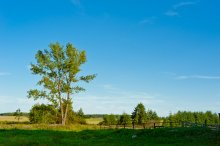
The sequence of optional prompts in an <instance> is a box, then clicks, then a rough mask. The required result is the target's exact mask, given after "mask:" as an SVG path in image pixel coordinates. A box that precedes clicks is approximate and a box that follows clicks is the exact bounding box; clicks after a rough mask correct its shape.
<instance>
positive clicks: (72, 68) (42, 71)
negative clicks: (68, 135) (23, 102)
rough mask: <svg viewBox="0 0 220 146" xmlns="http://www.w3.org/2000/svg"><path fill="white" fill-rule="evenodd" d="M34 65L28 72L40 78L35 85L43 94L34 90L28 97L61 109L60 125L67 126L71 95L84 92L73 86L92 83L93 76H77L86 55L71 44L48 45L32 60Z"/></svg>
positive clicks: (82, 89)
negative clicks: (45, 100) (64, 45)
mask: <svg viewBox="0 0 220 146" xmlns="http://www.w3.org/2000/svg"><path fill="white" fill-rule="evenodd" d="M35 58H36V64H31V71H32V73H33V74H34V75H40V76H41V79H40V81H39V82H38V85H39V86H41V87H43V88H42V90H38V89H33V90H30V91H28V97H29V98H34V99H35V100H37V99H39V98H45V99H47V100H48V101H50V102H51V104H52V105H54V107H59V108H60V116H61V122H62V124H63V125H65V123H66V118H67V115H68V114H67V113H68V111H69V110H68V108H69V106H70V105H69V103H70V102H71V95H72V94H75V93H79V92H81V91H85V89H84V88H82V87H79V86H78V85H77V84H76V83H77V82H79V81H84V82H86V83H88V82H90V81H91V80H93V79H94V78H95V77H96V75H87V76H78V73H79V72H80V71H81V69H80V67H81V65H82V64H84V63H85V62H86V52H85V51H79V50H77V49H76V48H75V47H74V46H73V45H72V44H70V43H68V44H67V45H66V47H65V48H64V47H63V46H60V44H59V43H55V44H50V49H49V50H44V51H41V50H39V51H38V52H37V54H36V56H35Z"/></svg>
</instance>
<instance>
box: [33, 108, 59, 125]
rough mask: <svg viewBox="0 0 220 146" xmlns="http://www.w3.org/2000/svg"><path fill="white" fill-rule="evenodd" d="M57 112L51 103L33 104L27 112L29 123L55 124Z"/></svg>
mask: <svg viewBox="0 0 220 146" xmlns="http://www.w3.org/2000/svg"><path fill="white" fill-rule="evenodd" d="M57 115H58V112H57V110H56V109H55V108H54V107H53V106H52V105H45V104H35V105H34V106H33V107H32V109H31V111H30V114H29V120H30V122H31V123H38V124H39V123H42V124H55V123H57V122H58V118H57V117H58V116H57Z"/></svg>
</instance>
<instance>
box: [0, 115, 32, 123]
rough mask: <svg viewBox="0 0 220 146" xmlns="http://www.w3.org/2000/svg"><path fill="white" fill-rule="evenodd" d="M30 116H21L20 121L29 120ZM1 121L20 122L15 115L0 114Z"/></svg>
mask: <svg viewBox="0 0 220 146" xmlns="http://www.w3.org/2000/svg"><path fill="white" fill-rule="evenodd" d="M28 121H29V119H28V117H25V116H21V118H20V120H19V122H28ZM0 122H18V119H17V118H16V117H15V116H0Z"/></svg>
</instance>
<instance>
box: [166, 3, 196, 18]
mask: <svg viewBox="0 0 220 146" xmlns="http://www.w3.org/2000/svg"><path fill="white" fill-rule="evenodd" d="M197 3H198V1H183V2H180V3H178V4H175V5H173V6H172V8H171V9H170V10H168V11H167V12H166V13H165V15H166V16H171V17H173V16H179V15H180V14H179V12H178V9H180V8H183V7H187V6H190V5H196V4H197Z"/></svg>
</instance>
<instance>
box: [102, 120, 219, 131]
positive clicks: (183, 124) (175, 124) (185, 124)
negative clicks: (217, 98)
mask: <svg viewBox="0 0 220 146" xmlns="http://www.w3.org/2000/svg"><path fill="white" fill-rule="evenodd" d="M178 127H189V128H190V127H203V128H210V129H212V130H216V131H219V130H220V125H219V124H207V121H205V122H204V123H203V124H201V123H193V122H147V123H144V124H142V125H134V124H133V125H100V129H109V128H110V129H114V128H116V129H122V128H126V129H156V128H178Z"/></svg>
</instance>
